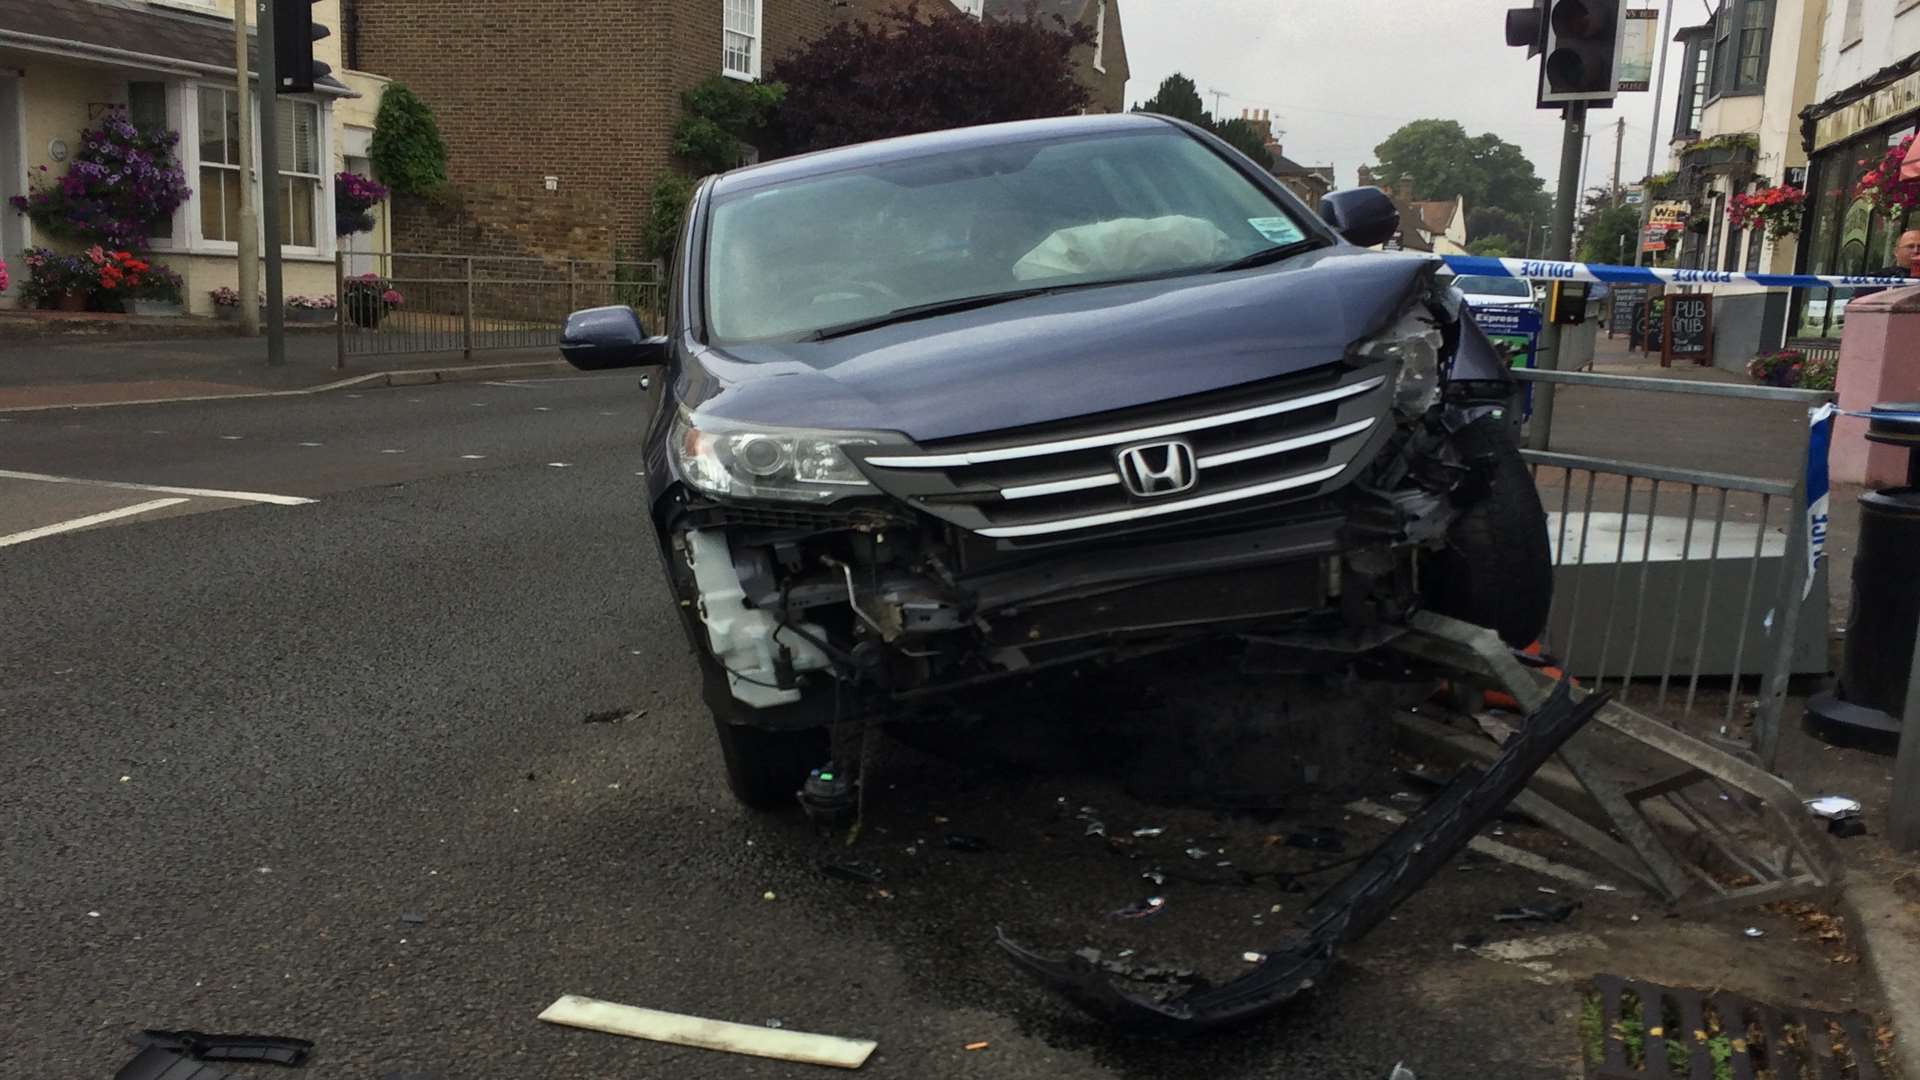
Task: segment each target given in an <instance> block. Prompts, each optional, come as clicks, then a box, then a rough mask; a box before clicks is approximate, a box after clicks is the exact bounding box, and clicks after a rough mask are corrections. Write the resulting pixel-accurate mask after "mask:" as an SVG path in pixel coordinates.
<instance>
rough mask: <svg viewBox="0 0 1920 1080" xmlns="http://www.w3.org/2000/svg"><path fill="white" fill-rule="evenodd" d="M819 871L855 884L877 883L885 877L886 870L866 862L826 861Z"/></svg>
mask: <svg viewBox="0 0 1920 1080" xmlns="http://www.w3.org/2000/svg"><path fill="white" fill-rule="evenodd" d="M820 872H821V873H823V874H825V875H827V876H828V877H830V878H835V879H837V880H840V881H851V882H853V883H854V884H856V885H878V884H880V880H881V879H882V878H884V877H886V872H885V871H883V870H881V869H880V868H879V867H878V866H875V865H874V864H872V863H868V862H837V863H827V864H826V865H824V866H822V867H821V868H820Z"/></svg>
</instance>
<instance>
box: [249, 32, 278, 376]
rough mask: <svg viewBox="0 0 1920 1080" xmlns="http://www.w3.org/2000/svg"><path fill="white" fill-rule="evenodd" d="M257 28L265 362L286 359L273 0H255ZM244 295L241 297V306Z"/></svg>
mask: <svg viewBox="0 0 1920 1080" xmlns="http://www.w3.org/2000/svg"><path fill="white" fill-rule="evenodd" d="M258 4H259V12H260V14H259V17H258V19H257V20H256V25H258V27H259V29H260V48H259V49H258V50H257V51H258V52H259V53H260V226H261V231H262V232H263V233H264V234H265V237H266V239H265V241H264V243H265V244H266V253H267V363H268V364H269V365H271V366H274V367H278V366H280V365H282V364H285V363H286V362H287V337H286V334H287V327H286V314H287V313H286V311H285V309H284V308H283V307H282V305H283V304H284V303H285V301H284V299H283V298H282V295H281V287H280V71H279V68H278V65H277V64H276V63H275V59H274V55H273V52H274V48H273V46H274V41H275V38H274V36H273V5H274V0H258ZM247 302H248V298H247V297H244V296H243V297H241V298H240V303H241V305H242V306H243V307H244V306H245V305H246V304H247Z"/></svg>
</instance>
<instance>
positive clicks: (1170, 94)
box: [1133, 71, 1213, 128]
mask: <svg viewBox="0 0 1920 1080" xmlns="http://www.w3.org/2000/svg"><path fill="white" fill-rule="evenodd" d="M1133 111H1134V112H1150V113H1159V114H1160V115H1161V116H1171V117H1174V118H1175V119H1179V120H1185V121H1186V122H1187V123H1189V124H1198V125H1200V126H1201V127H1204V128H1211V127H1212V126H1213V117H1212V116H1211V115H1209V114H1208V112H1207V109H1206V106H1205V105H1203V104H1201V102H1200V88H1199V87H1198V86H1196V85H1194V82H1193V80H1192V79H1189V78H1187V77H1186V76H1185V75H1182V74H1180V73H1179V72H1177V71H1176V72H1174V73H1173V74H1171V75H1169V76H1167V77H1166V78H1165V79H1162V80H1161V81H1160V89H1158V90H1156V91H1154V94H1153V96H1152V97H1150V98H1148V99H1147V100H1146V101H1145V102H1143V103H1141V104H1139V105H1135V106H1134V107H1133Z"/></svg>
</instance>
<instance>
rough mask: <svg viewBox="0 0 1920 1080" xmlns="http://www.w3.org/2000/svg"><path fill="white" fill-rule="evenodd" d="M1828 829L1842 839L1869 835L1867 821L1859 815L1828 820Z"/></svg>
mask: <svg viewBox="0 0 1920 1080" xmlns="http://www.w3.org/2000/svg"><path fill="white" fill-rule="evenodd" d="M1827 831H1828V832H1830V833H1832V834H1833V835H1835V836H1838V837H1840V838H1841V839H1843V840H1844V839H1848V838H1851V837H1855V836H1865V835H1867V823H1866V822H1864V821H1862V820H1860V819H1859V818H1857V817H1843V818H1834V819H1833V820H1831V821H1829V822H1827Z"/></svg>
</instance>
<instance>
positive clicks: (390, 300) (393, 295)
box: [380, 289, 407, 307]
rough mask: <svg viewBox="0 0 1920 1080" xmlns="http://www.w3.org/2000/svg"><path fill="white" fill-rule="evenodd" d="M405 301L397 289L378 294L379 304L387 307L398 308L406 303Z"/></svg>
mask: <svg viewBox="0 0 1920 1080" xmlns="http://www.w3.org/2000/svg"><path fill="white" fill-rule="evenodd" d="M406 301H407V298H406V297H404V296H401V295H400V290H398V289H388V290H387V291H386V292H383V293H381V294H380V302H381V303H383V304H385V305H387V306H388V307H399V306H400V305H401V304H404V303H406Z"/></svg>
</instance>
